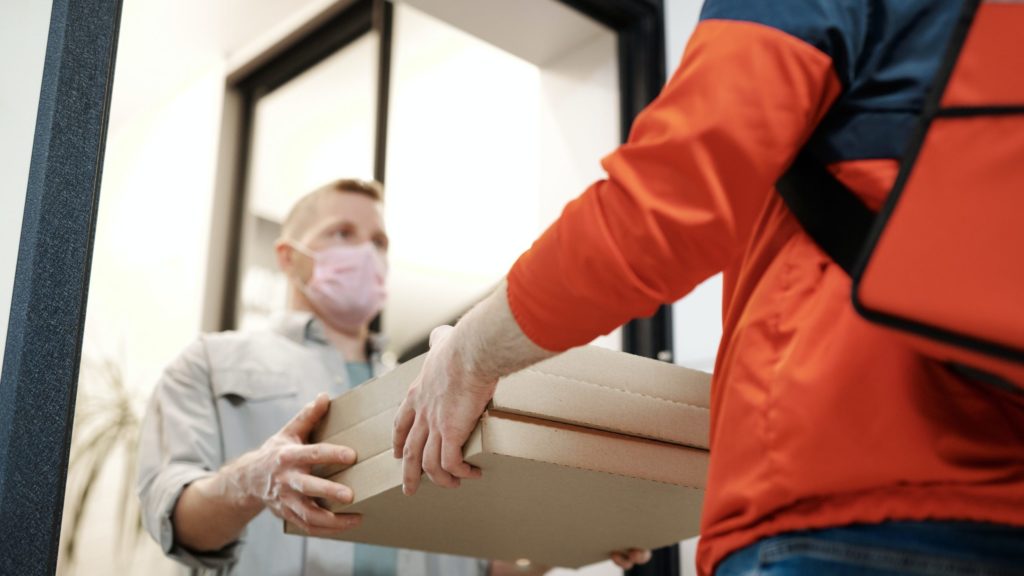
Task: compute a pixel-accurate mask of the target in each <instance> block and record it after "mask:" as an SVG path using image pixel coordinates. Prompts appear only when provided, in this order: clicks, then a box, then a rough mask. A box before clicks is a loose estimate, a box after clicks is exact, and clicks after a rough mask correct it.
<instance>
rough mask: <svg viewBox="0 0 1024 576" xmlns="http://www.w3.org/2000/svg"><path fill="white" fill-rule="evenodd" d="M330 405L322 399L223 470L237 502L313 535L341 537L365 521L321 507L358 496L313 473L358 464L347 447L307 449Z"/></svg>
mask: <svg viewBox="0 0 1024 576" xmlns="http://www.w3.org/2000/svg"><path fill="white" fill-rule="evenodd" d="M329 405H330V402H329V400H328V397H327V395H326V394H320V395H319V396H317V398H316V400H314V401H313V402H311V403H309V404H307V405H306V406H305V407H304V408H303V409H302V410H301V411H300V412H299V413H298V414H296V415H295V417H294V418H292V419H291V421H290V422H288V424H286V425H285V426H284V428H281V430H280V431H279V432H277V433H276V434H274V435H273V436H271V437H270V438H268V439H267V441H266V442H264V443H263V445H262V446H260V447H259V448H258V449H256V450H254V451H252V452H248V453H246V454H244V455H242V456H241V457H240V458H238V460H236V461H235V462H234V463H232V464H229V465H228V466H227V467H225V470H224V472H225V476H226V478H227V479H228V482H227V485H228V486H229V487H230V488H229V489H231V490H233V491H234V492H235V495H236V497H237V498H239V499H242V500H245V501H248V502H251V503H255V502H259V503H260V504H262V506H264V507H266V508H267V509H269V510H270V511H271V512H273V513H274V515H275V516H277V517H279V518H282V519H284V520H287V521H289V522H291V523H292V524H294V525H295V526H297V527H298V528H300V529H302V530H303V531H304V532H306V533H307V534H310V535H312V536H324V535H328V534H333V533H337V532H340V531H342V530H346V529H349V528H352V527H354V526H357V525H358V524H359V522H360V520H361V516H359V515H358V514H335V513H333V512H331V511H329V510H326V509H325V508H323V507H322V506H321V505H320V504H319V503H317V499H323V500H332V501H334V502H338V503H341V504H350V503H351V502H352V497H353V495H352V490H351V489H350V488H349V487H348V486H345V485H343V484H338V483H336V482H331V481H330V480H325V479H323V478H317V477H316V476H313V475H311V474H310V469H311V468H312V467H313V466H314V465H316V464H344V465H347V466H351V465H352V464H354V463H355V461H356V453H355V451H354V450H352V449H351V448H348V447H346V446H337V445H332V444H306V442H307V441H308V439H309V434H310V432H312V430H313V427H314V426H315V425H316V423H317V422H319V421H320V419H321V418H323V416H324V414H326V413H327V408H328V406H329Z"/></svg>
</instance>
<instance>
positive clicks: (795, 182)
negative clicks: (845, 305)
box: [776, 149, 876, 277]
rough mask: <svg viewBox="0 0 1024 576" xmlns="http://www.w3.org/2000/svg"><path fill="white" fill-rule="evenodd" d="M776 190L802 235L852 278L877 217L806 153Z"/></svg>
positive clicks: (803, 151) (778, 184)
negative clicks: (798, 225)
mask: <svg viewBox="0 0 1024 576" xmlns="http://www.w3.org/2000/svg"><path fill="white" fill-rule="evenodd" d="M776 188H777V189H778V192H779V195H780V196H782V199H783V200H784V201H785V202H786V207H788V208H789V211H790V212H792V213H793V215H794V216H795V217H796V219H797V221H798V222H800V225H801V226H802V227H803V229H804V231H806V232H807V234H808V235H809V236H810V237H811V238H812V239H813V240H814V241H815V242H816V243H817V244H818V246H819V247H821V249H822V250H824V251H825V253H826V254H828V255H829V257H830V258H832V260H833V261H835V263H836V264H838V265H839V267H840V268H842V269H843V270H845V271H846V273H847V274H849V275H850V277H853V273H854V270H856V268H857V265H858V263H859V260H860V258H861V254H862V252H863V251H864V246H865V244H866V243H867V239H868V235H869V234H870V233H871V228H872V225H873V224H874V222H875V216H876V213H875V212H873V211H871V210H870V209H869V208H868V207H867V206H866V205H864V203H863V202H861V200H860V198H858V197H857V196H856V195H855V194H854V193H853V191H851V190H850V189H849V188H847V187H846V186H845V185H844V184H843V183H842V182H840V181H839V180H837V179H836V177H835V176H833V175H832V173H831V172H829V171H828V169H826V168H825V165H824V164H822V163H821V162H819V161H817V160H816V159H814V158H813V157H811V155H810V152H808V151H807V150H806V149H804V150H802V151H801V152H800V154H799V155H798V156H797V157H796V160H794V161H793V164H792V165H791V166H790V167H789V171H787V172H786V174H785V175H784V176H783V177H782V179H780V180H779V182H778V183H777V184H776Z"/></svg>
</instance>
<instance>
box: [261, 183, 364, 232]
mask: <svg viewBox="0 0 1024 576" xmlns="http://www.w3.org/2000/svg"><path fill="white" fill-rule="evenodd" d="M338 192H350V193H352V194H361V195H363V196H367V197H369V198H371V199H373V200H375V201H377V202H383V201H384V189H383V187H382V186H381V185H380V182H376V181H373V180H357V179H355V178H342V179H340V180H335V181H333V182H330V183H329V184H325V185H323V186H321V187H319V188H317V189H316V190H313V191H312V192H309V193H307V194H306V195H305V196H303V197H302V198H299V201H298V202H296V203H295V205H294V206H292V209H291V210H290V211H289V212H288V216H286V217H285V219H284V222H283V223H282V224H281V238H283V239H285V240H298V239H299V237H300V236H301V235H302V234H304V233H305V232H306V230H307V229H308V228H309V226H310V225H311V224H312V223H313V222H314V221H315V220H316V211H317V210H316V209H317V204H319V202H320V198H322V197H324V196H326V195H328V194H332V193H338Z"/></svg>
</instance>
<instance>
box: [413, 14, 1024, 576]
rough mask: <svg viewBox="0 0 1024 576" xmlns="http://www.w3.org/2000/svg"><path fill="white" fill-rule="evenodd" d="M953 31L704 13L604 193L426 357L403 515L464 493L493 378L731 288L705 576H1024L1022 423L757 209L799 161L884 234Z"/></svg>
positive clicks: (716, 391) (895, 23) (619, 156)
mask: <svg viewBox="0 0 1024 576" xmlns="http://www.w3.org/2000/svg"><path fill="white" fill-rule="evenodd" d="M961 7H962V2H961V1H959V0H957V1H954V0H949V1H936V0H785V1H780V2H765V1H763V0H708V1H707V2H706V4H705V6H704V8H703V13H702V16H701V21H700V23H699V25H698V27H697V29H696V31H695V32H694V35H693V37H692V38H691V40H690V43H689V46H688V47H687V50H686V53H685V55H684V57H683V61H682V64H681V65H680V67H679V69H678V71H677V72H676V74H675V75H674V76H673V77H672V79H671V80H670V81H669V83H668V85H667V86H666V87H665V88H664V90H663V91H662V93H661V95H660V96H659V97H658V98H657V99H656V100H655V101H654V102H653V103H652V104H651V105H650V106H649V107H648V108H647V109H646V110H645V111H644V112H643V113H641V114H640V115H639V116H638V117H637V119H636V121H635V123H634V126H633V130H632V133H631V134H630V137H629V139H628V142H627V143H626V144H624V145H622V146H621V147H620V148H619V149H617V150H616V151H615V152H613V153H612V154H611V155H609V156H608V157H607V158H605V160H604V162H603V166H604V168H605V169H606V171H607V173H608V177H607V179H606V180H602V181H599V182H597V183H595V184H594V185H592V186H591V187H590V188H589V189H588V190H587V191H586V192H584V193H583V195H582V196H580V197H579V198H578V199H576V200H575V201H573V202H571V203H570V204H569V205H568V206H567V207H566V208H565V211H564V212H563V214H562V216H561V218H560V219H559V220H558V221H557V222H555V223H554V224H553V225H552V226H551V227H550V228H549V229H548V230H547V231H546V232H545V233H544V234H543V235H542V236H541V237H540V238H539V239H538V240H537V241H536V243H535V244H534V245H533V247H532V248H531V249H530V250H529V251H527V252H526V253H525V254H523V255H522V257H521V258H520V259H519V260H518V261H517V262H516V264H515V265H514V266H513V267H512V269H511V271H510V272H509V274H508V279H507V285H505V286H502V287H501V288H500V289H499V290H498V291H497V292H495V293H494V294H492V295H491V296H490V297H489V298H488V299H486V300H485V301H484V302H482V303H481V304H479V305H478V306H477V307H476V308H474V309H473V310H472V311H471V312H470V313H468V314H467V315H466V316H465V317H464V318H463V319H462V320H461V321H460V322H459V323H458V325H456V327H455V328H454V329H450V328H441V329H438V330H436V331H435V333H434V334H433V338H432V340H433V348H432V350H431V352H430V355H429V356H428V358H427V361H426V363H425V365H424V367H423V370H422V373H421V374H420V376H419V378H418V379H417V380H416V381H415V382H414V384H413V386H412V387H411V388H410V390H409V393H408V397H407V398H406V400H405V403H404V404H403V406H402V408H401V409H400V411H399V414H398V416H397V418H396V422H395V436H394V448H395V456H396V457H403V455H404V461H405V477H404V481H405V491H406V492H407V493H410V494H411V493H413V492H415V491H416V488H417V486H418V484H419V482H420V474H421V470H422V471H425V472H426V474H427V476H428V477H429V478H430V480H432V481H433V482H434V483H435V484H438V485H441V486H447V487H455V486H457V485H458V484H459V483H460V481H462V480H466V479H472V478H474V477H476V476H478V475H479V474H480V471H478V470H476V469H474V468H472V467H470V466H469V465H468V464H466V463H465V462H464V461H463V460H462V456H461V451H460V447H461V446H462V444H463V442H464V441H465V439H466V438H467V435H468V434H469V432H470V431H471V430H472V428H473V427H474V425H475V422H476V420H477V418H478V416H479V414H480V413H481V411H482V410H483V408H484V406H485V405H486V403H487V401H488V399H489V398H490V397H491V394H492V393H493V390H494V387H495V385H496V382H497V380H498V378H499V377H501V376H504V375H506V374H509V373H510V372H513V371H515V370H518V369H521V368H524V367H525V366H528V365H530V364H532V363H534V362H537V361H539V360H541V359H543V358H546V357H548V356H550V355H553V354H555V353H558V352H561V351H564V350H566V349H568V348H571V347H573V346H579V345H582V344H585V343H587V342H588V341H590V340H591V339H593V338H594V337H596V336H598V335H600V334H605V333H607V332H609V331H610V330H612V329H613V328H615V327H616V326H618V325H620V324H622V323H624V322H626V321H628V320H630V319H632V318H635V317H640V316H646V315H650V314H651V313H653V312H654V311H655V310H656V309H657V307H658V306H659V305H661V304H665V303H670V302H674V301H676V300H677V299H679V298H680V297H682V296H683V295H685V294H686V293H687V292H689V291H690V290H691V289H693V287H695V286H696V285H697V284H699V283H700V282H701V281H703V280H704V279H706V278H708V277H709V276H711V275H713V274H715V273H718V272H724V274H725V281H724V303H723V304H724V305H723V324H724V326H723V328H724V330H723V335H722V343H721V348H720V351H719V355H718V361H717V365H716V369H715V375H714V382H713V389H712V405H711V415H712V420H711V426H712V429H711V461H710V471H709V477H708V483H707V492H706V498H705V503H704V510H703V519H702V537H701V541H700V544H699V552H698V564H699V571H700V573H701V574H704V575H709V574H712V573H714V574H719V575H729V576H731V575H738V574H755V573H758V574H759V573H766V574H767V573H770V574H777V575H780V576H784V575H792V574H904V573H908V574H935V575H937V574H944V575H948V574H1024V400H1022V399H1021V398H1020V397H1013V395H1012V393H1009V392H1006V391H1002V390H997V389H996V388H994V387H985V386H981V385H978V384H977V383H974V382H969V381H967V380H965V379H964V378H962V377H960V376H958V375H957V374H955V373H953V372H952V371H950V370H947V369H946V368H945V367H943V366H942V365H940V364H938V363H936V362H934V361H931V360H929V359H926V358H924V357H922V356H920V355H919V354H918V353H916V352H915V351H914V349H913V348H911V347H910V346H909V345H908V343H907V341H906V340H904V339H903V338H902V337H898V336H895V335H894V334H893V333H892V332H890V331H887V330H886V329H883V328H880V327H877V326H875V325H872V324H869V323H868V322H867V321H865V320H863V319H862V318H861V317H859V316H858V315H857V313H856V312H855V310H854V309H853V308H852V306H851V303H850V278H849V277H848V276H847V275H846V274H845V272H844V271H843V270H841V269H840V268H839V267H838V266H836V265H835V264H834V263H833V262H832V261H831V260H830V259H829V258H828V257H827V256H826V255H825V254H824V253H823V252H822V251H821V250H820V249H819V248H818V246H817V245H815V243H814V242H813V241H812V240H811V239H810V238H809V237H808V236H807V234H805V233H804V231H803V230H802V229H801V227H800V225H799V224H798V222H797V221H796V220H795V219H794V217H793V216H792V215H791V214H790V213H789V211H788V210H787V208H786V206H785V205H784V203H783V200H782V199H781V198H780V197H779V195H778V194H777V193H775V191H774V189H773V188H774V184H775V183H776V182H777V181H778V180H779V178H780V177H781V176H782V175H783V173H784V172H785V171H786V170H787V167H788V166H789V165H790V163H791V162H792V160H793V159H794V157H795V156H796V155H797V153H798V151H800V150H801V149H805V147H806V149H807V150H808V151H809V152H810V153H811V154H812V156H813V157H815V158H816V159H818V160H819V161H820V162H822V163H824V164H826V165H827V166H828V167H829V169H830V171H831V172H832V173H833V174H834V175H835V176H836V177H837V178H838V179H839V180H840V181H841V182H842V183H843V184H845V185H846V186H847V187H849V188H851V189H852V190H854V191H855V192H856V193H857V195H858V196H859V198H860V199H861V200H862V201H863V202H864V203H865V204H867V205H868V206H869V207H870V208H872V209H874V210H878V208H879V207H880V205H881V203H882V202H883V200H884V199H885V196H886V194H887V193H888V191H889V190H890V188H891V187H892V185H893V182H894V179H895V177H896V173H897V166H898V162H897V159H899V158H900V157H901V153H902V151H903V150H904V148H905V146H906V145H907V143H908V140H909V139H910V138H911V136H912V132H913V130H914V129H915V125H916V119H917V116H918V115H919V113H920V111H921V107H922V103H923V102H924V99H925V95H926V93H927V91H928V89H929V87H930V85H931V82H932V79H933V77H934V76H935V74H936V71H937V68H938V66H939V61H940V59H941V58H942V49H941V47H942V46H945V44H946V41H947V39H948V38H950V36H951V34H952V33H953V29H954V26H955V23H956V20H957V17H958V15H959V13H960V10H961ZM1022 9H1024V7H1022ZM987 64H988V65H993V66H998V62H990V63H987ZM1015 81H1019V78H1018V79H1016V80H1015ZM1006 250H1007V254H1006V257H1007V260H1008V262H1009V261H1011V259H1016V260H1015V261H1016V262H1017V263H1018V264H1019V258H1020V256H1019V247H1009V246H1008V247H1006ZM966 305H969V303H965V306H966ZM636 417H637V418H642V417H643V415H642V414H638V415H637V416H636ZM467 481H471V480H467ZM769 569H770V572H769V571H765V572H762V570H769Z"/></svg>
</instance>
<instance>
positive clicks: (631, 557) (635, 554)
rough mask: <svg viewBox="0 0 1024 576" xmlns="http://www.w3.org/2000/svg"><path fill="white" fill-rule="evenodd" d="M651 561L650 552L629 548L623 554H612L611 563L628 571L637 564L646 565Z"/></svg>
mask: <svg viewBox="0 0 1024 576" xmlns="http://www.w3.org/2000/svg"><path fill="white" fill-rule="evenodd" d="M650 561H651V551H650V550H643V549H640V548H630V549H629V550H626V551H624V552H613V553H612V562H614V563H615V565H616V566H618V567H619V568H622V569H623V570H629V569H630V568H632V567H633V566H636V565H638V564H647V563H648V562H650Z"/></svg>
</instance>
